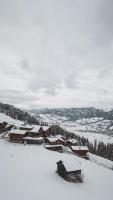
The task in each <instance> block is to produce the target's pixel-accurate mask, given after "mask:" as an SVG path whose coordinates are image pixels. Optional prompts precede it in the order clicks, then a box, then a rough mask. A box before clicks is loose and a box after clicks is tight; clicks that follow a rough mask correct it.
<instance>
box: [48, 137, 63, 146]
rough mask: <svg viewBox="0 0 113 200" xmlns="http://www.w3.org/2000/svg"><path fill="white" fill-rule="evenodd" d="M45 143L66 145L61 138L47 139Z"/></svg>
mask: <svg viewBox="0 0 113 200" xmlns="http://www.w3.org/2000/svg"><path fill="white" fill-rule="evenodd" d="M44 141H45V143H47V144H49V145H64V144H65V141H64V139H62V138H61V137H59V138H58V137H47V138H46V139H45V140H44Z"/></svg>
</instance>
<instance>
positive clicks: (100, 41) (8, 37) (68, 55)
mask: <svg viewBox="0 0 113 200" xmlns="http://www.w3.org/2000/svg"><path fill="white" fill-rule="evenodd" d="M112 10H113V2H112V0H108V1H107V0H95V1H94V0H90V1H89V0H85V1H84V0H75V1H74V0H55V1H52V0H48V1H47V0H33V1H32V2H31V1H30V0H16V1H14V0H10V1H8V0H0V26H1V31H0V44H1V45H0V78H1V80H2V85H3V86H2V87H3V90H4V93H3V92H2V93H1V95H2V96H3V97H4V98H5V99H7V100H9V101H13V102H14V103H15V104H17V103H18V104H19V102H20V104H22V105H24V104H28V105H29V106H30V105H33V104H35V105H39V104H40V105H42V106H45V105H49V103H50V102H51V104H52V106H53V105H56V104H57V105H58V106H63V105H64V98H65V106H70V105H72V106H76V105H78V104H76V102H77V101H78V102H79V106H80V105H81V106H82V105H86V106H87V105H89V101H91V102H90V105H91V104H92V105H96V104H98V105H100V104H101V103H100V101H102V104H103V106H104V105H105V106H106V105H107V104H109V102H110V104H111V99H112V97H111V91H109V89H108V88H109V87H111V85H112V75H113V74H112V65H113V55H112V52H113V22H112V18H113V12H112ZM17 80H18V83H17V86H18V87H19V88H17V90H16V89H15V87H16V86H15V84H16V81H17ZM7 84H8V85H7ZM63 84H64V85H63ZM14 86H15V87H14ZM23 88H24V89H23ZM111 88H112V87H111ZM9 90H10V92H9ZM12 90H13V92H12ZM18 90H20V93H19V92H18ZM23 90H24V91H25V92H23ZM66 91H67V92H66ZM107 91H108V92H107ZM6 94H7V98H6ZM68 94H70V98H69V97H68ZM98 94H101V97H98ZM103 94H104V96H103ZM76 96H77V97H76ZM68 98H69V99H68ZM75 99H76V101H75ZM99 99H100V100H99ZM104 99H105V104H104ZM24 100H25V101H24ZM44 100H45V101H44ZM38 101H39V103H38ZM46 103H47V104H46Z"/></svg>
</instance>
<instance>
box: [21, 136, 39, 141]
mask: <svg viewBox="0 0 113 200" xmlns="http://www.w3.org/2000/svg"><path fill="white" fill-rule="evenodd" d="M24 139H26V140H36V141H40V140H43V137H38V138H33V137H24Z"/></svg>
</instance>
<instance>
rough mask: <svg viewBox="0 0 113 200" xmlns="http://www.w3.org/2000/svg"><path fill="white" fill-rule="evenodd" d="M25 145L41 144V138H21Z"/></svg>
mask: <svg viewBox="0 0 113 200" xmlns="http://www.w3.org/2000/svg"><path fill="white" fill-rule="evenodd" d="M23 140H24V143H25V144H42V143H43V137H37V138H35V137H24V138H23Z"/></svg>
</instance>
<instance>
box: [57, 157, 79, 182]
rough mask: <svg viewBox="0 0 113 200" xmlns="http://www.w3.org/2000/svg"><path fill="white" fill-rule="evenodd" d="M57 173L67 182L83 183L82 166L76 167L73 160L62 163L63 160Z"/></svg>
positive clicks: (59, 163) (58, 165)
mask: <svg viewBox="0 0 113 200" xmlns="http://www.w3.org/2000/svg"><path fill="white" fill-rule="evenodd" d="M56 164H57V173H58V174H59V175H60V176H61V177H62V178H64V179H65V180H66V181H70V182H75V183H82V182H83V180H82V173H81V167H80V165H78V163H77V165H75V162H73V161H72V160H68V159H67V160H66V161H64V162H62V160H60V161H58V162H57V163H56Z"/></svg>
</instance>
